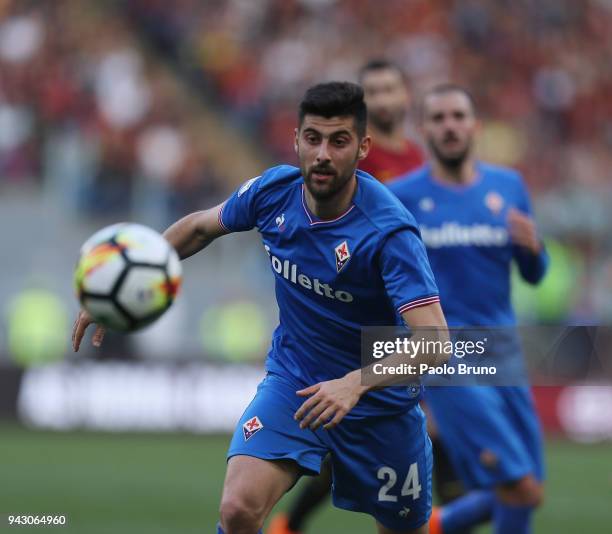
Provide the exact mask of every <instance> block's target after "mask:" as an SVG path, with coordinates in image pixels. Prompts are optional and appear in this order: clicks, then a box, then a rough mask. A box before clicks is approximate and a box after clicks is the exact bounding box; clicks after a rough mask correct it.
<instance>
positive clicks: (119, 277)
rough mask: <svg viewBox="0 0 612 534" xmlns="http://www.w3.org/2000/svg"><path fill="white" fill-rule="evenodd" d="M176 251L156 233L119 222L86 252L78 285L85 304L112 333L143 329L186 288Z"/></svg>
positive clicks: (97, 237)
mask: <svg viewBox="0 0 612 534" xmlns="http://www.w3.org/2000/svg"><path fill="white" fill-rule="evenodd" d="M181 271H182V269H181V262H180V260H179V257H178V255H177V253H176V251H175V250H174V249H173V248H172V246H171V245H170V244H169V243H168V241H166V240H165V239H164V238H163V237H162V236H161V235H160V234H158V233H157V232H156V231H155V230H152V229H150V228H147V227H146V226H142V225H140V224H132V223H119V224H114V225H112V226H107V227H106V228H103V229H102V230H99V231H98V232H96V233H95V234H94V235H93V236H91V237H90V238H89V239H88V240H87V241H86V242H85V243H84V244H83V246H82V247H81V253H80V257H79V261H78V262H77V266H76V270H75V275H74V283H75V288H76V294H77V297H78V299H79V301H80V302H81V305H82V306H83V308H84V309H85V310H87V311H88V312H89V313H90V315H91V316H92V317H93V318H94V320H95V321H96V322H97V323H98V324H101V325H104V326H106V327H108V328H111V329H113V330H120V331H124V332H128V331H133V330H138V329H139V328H142V327H144V326H146V325H148V324H150V323H152V322H153V321H155V319H157V318H158V317H159V316H160V315H162V314H163V313H164V312H165V311H166V310H167V309H168V308H169V307H170V305H171V304H172V302H173V301H174V299H175V297H176V295H177V292H178V290H179V287H180V285H181Z"/></svg>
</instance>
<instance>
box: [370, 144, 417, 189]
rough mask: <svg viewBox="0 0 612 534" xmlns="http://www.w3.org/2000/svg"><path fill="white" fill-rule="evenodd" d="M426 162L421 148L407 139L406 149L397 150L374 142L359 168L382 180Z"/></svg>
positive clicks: (384, 180)
mask: <svg viewBox="0 0 612 534" xmlns="http://www.w3.org/2000/svg"><path fill="white" fill-rule="evenodd" d="M424 162H425V158H424V157H423V153H422V152H421V149H420V148H419V147H418V146H417V145H415V144H414V143H412V142H410V141H408V140H406V144H405V145H404V149H403V150H401V151H399V152H395V151H391V150H387V149H386V148H382V147H381V146H379V145H377V144H376V143H372V148H371V149H370V152H369V154H368V157H367V158H366V159H364V160H363V161H361V162H360V163H359V168H360V169H361V170H362V171H365V172H367V173H369V174H371V175H372V176H374V178H377V179H378V180H380V181H381V182H383V183H384V182H388V181H389V180H391V179H392V178H395V177H397V176H400V175H402V174H405V173H407V172H410V171H413V170H414V169H416V168H417V167H420V166H421V165H422V164H423V163H424Z"/></svg>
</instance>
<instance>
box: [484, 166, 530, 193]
mask: <svg viewBox="0 0 612 534" xmlns="http://www.w3.org/2000/svg"><path fill="white" fill-rule="evenodd" d="M478 169H479V170H480V172H481V173H482V176H483V178H484V179H485V180H487V181H491V182H497V183H498V184H500V185H506V186H509V187H516V186H519V187H522V186H523V176H522V175H521V173H520V172H519V171H517V170H516V169H512V168H510V167H503V166H501V165H493V164H491V163H485V162H482V161H479V162H478Z"/></svg>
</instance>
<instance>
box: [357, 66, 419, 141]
mask: <svg viewBox="0 0 612 534" xmlns="http://www.w3.org/2000/svg"><path fill="white" fill-rule="evenodd" d="M361 85H362V87H363V91H364V97H365V102H366V105H367V106H368V119H369V121H370V124H372V125H373V126H374V127H375V128H377V129H379V130H382V131H383V132H390V131H392V130H393V129H394V128H396V127H397V126H398V125H400V124H402V123H403V121H404V119H405V117H406V113H407V111H408V106H409V105H410V94H409V93H408V89H407V87H406V84H405V83H404V80H403V78H402V75H401V74H400V73H399V72H398V71H397V70H396V69H377V70H372V71H369V72H366V73H365V74H364V75H363V77H362V79H361Z"/></svg>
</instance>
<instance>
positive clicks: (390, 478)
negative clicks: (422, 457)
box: [377, 462, 421, 502]
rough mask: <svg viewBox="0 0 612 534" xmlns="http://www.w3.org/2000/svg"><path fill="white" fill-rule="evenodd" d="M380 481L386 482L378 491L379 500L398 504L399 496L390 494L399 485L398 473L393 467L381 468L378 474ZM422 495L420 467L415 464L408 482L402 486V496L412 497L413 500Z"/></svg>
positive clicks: (410, 469)
mask: <svg viewBox="0 0 612 534" xmlns="http://www.w3.org/2000/svg"><path fill="white" fill-rule="evenodd" d="M377 477H378V480H385V481H386V482H385V484H384V485H383V486H382V487H381V488H380V490H379V491H378V500H379V501H381V502H397V495H391V494H389V492H390V491H391V490H392V489H393V487H394V486H395V484H396V483H397V473H396V472H395V469H393V468H392V467H381V468H380V469H379V470H378V474H377ZM420 494H421V485H420V484H419V465H418V464H417V463H416V462H415V463H413V464H410V468H409V469H408V474H407V475H406V480H404V484H403V485H402V490H401V496H402V497H408V496H410V497H412V499H413V500H416V499H418V498H419V495H420Z"/></svg>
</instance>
